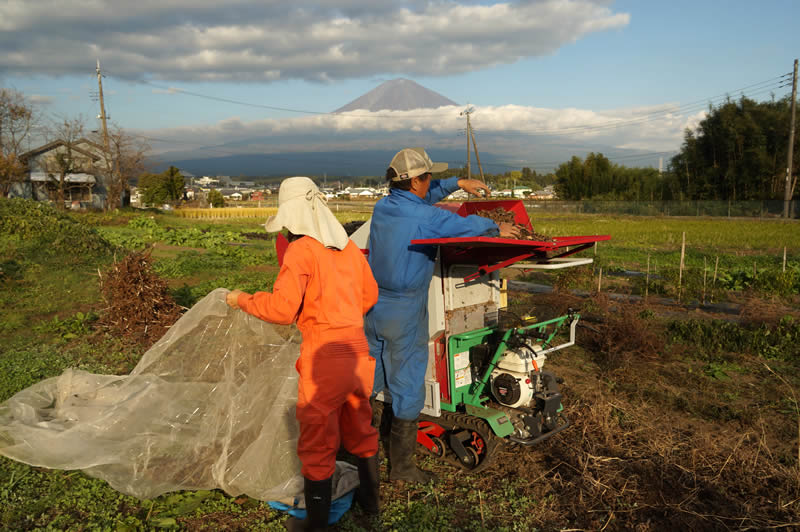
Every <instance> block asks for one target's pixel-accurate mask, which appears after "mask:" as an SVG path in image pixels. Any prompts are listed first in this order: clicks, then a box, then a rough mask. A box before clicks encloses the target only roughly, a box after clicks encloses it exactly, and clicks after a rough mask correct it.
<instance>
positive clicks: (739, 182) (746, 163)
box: [555, 97, 800, 201]
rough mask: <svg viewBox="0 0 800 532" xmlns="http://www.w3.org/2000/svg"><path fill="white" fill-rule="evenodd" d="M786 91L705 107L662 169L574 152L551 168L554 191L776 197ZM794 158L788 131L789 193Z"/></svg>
mask: <svg viewBox="0 0 800 532" xmlns="http://www.w3.org/2000/svg"><path fill="white" fill-rule="evenodd" d="M790 100H791V98H790V97H786V98H783V99H780V100H772V101H767V102H756V101H754V100H751V99H749V98H745V97H742V98H741V99H740V100H738V101H733V100H730V99H729V100H727V101H726V102H725V103H723V104H722V105H720V106H718V107H709V110H708V114H707V115H706V118H704V119H703V120H702V121H701V122H700V123H699V124H698V126H697V128H696V129H695V130H694V131H692V130H689V129H687V130H686V131H685V133H684V140H683V144H682V145H681V148H680V150H679V152H678V154H677V155H675V156H674V157H672V159H671V160H670V161H669V164H668V167H667V171H666V172H664V173H663V174H660V173H659V172H658V171H657V170H655V169H653V168H628V167H625V166H622V165H617V164H613V163H612V162H611V161H609V160H608V158H607V157H605V156H604V155H603V154H601V153H589V154H588V155H587V156H586V158H585V159H581V158H580V157H573V158H572V159H571V160H569V161H567V162H565V163H562V164H561V165H559V166H558V168H557V169H556V172H555V174H556V191H557V194H558V197H559V198H561V199H567V200H581V199H588V198H592V199H610V200H650V201H653V200H663V201H669V200H730V201H737V200H766V199H783V197H784V183H785V178H786V159H787V151H788V146H789V127H790V103H791V101H790ZM798 163H800V136H796V137H795V139H794V153H793V162H792V168H793V172H792V173H793V176H792V196H793V197H794V193H795V185H796V183H797V167H798Z"/></svg>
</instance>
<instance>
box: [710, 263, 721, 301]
mask: <svg viewBox="0 0 800 532" xmlns="http://www.w3.org/2000/svg"><path fill="white" fill-rule="evenodd" d="M718 267H719V255H717V260H716V261H715V262H714V280H713V281H712V282H711V302H712V303H713V302H714V290H715V289H716V288H717V268H718Z"/></svg>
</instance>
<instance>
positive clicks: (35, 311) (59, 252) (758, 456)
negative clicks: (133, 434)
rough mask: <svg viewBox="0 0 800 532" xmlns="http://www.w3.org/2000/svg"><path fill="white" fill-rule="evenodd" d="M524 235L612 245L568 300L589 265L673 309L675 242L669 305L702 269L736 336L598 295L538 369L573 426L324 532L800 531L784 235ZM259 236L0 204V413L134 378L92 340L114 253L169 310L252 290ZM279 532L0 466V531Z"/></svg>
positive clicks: (685, 228) (629, 229) (254, 519)
mask: <svg viewBox="0 0 800 532" xmlns="http://www.w3.org/2000/svg"><path fill="white" fill-rule="evenodd" d="M337 215H338V216H339V218H340V219H341V220H342V221H351V220H363V219H365V218H366V217H367V216H368V214H366V213H363V212H361V213H355V212H352V213H351V212H346V211H344V210H341V211H339V212H338V213H337ZM531 217H532V222H533V225H534V228H535V229H536V231H537V232H540V233H544V234H547V235H550V236H570V235H590V234H608V235H611V236H612V240H611V241H609V242H603V243H601V244H600V245H599V246H598V247H597V250H596V261H597V264H596V265H595V270H594V271H593V270H592V268H588V269H587V270H586V271H585V272H584V275H583V277H582V278H576V279H575V280H574V285H575V287H579V288H580V287H583V288H588V287H591V286H592V285H593V283H594V280H595V276H596V275H597V272H598V271H599V268H600V267H603V268H604V269H605V270H606V271H609V272H613V271H615V270H636V271H644V269H645V268H646V264H647V257H648V255H649V256H650V260H651V264H652V265H654V266H653V268H654V273H658V274H659V275H661V276H662V279H661V280H660V281H654V285H653V287H652V288H651V290H653V291H659V290H660V292H661V293H663V294H664V295H667V296H669V295H672V294H673V293H674V290H675V284H674V283H675V279H676V275H675V272H676V270H677V266H678V263H679V260H680V246H681V239H682V233H683V232H685V233H686V266H687V271H686V272H685V273H684V278H683V279H684V283H688V284H687V285H686V286H687V288H686V290H687V291H688V292H689V295H688V296H686V295H684V297H697V296H698V294H699V287H700V285H699V284H698V283H699V282H700V279H701V278H702V273H703V268H704V259H705V267H706V269H708V268H709V267H710V268H713V265H714V262H715V259H716V257H719V272H718V280H717V282H718V283H719V284H718V291H717V297H718V300H724V299H727V300H733V301H737V302H740V303H741V304H742V305H743V308H745V309H748V308H749V309H751V311H750V314H748V315H747V316H744V318H742V319H741V320H739V321H738V322H736V323H733V322H721V321H714V320H712V319H710V318H708V317H706V318H704V317H703V316H697V317H698V318H700V319H697V320H687V319H686V318H688V317H693V316H694V315H692V316H683V317H681V318H680V319H673V318H672V317H664V316H659V313H658V309H655V310H654V309H650V308H647V307H643V306H631V307H630V309H628V310H626V309H624V308H623V309H620V308H616V309H613V308H610V307H609V306H608V303H607V302H605V301H604V299H603V298H602V297H601V298H595V299H590V300H586V299H584V300H582V301H576V304H580V305H581V307H582V308H583V310H584V312H585V313H586V315H587V316H595V317H596V319H597V321H594V322H592V323H593V324H594V327H595V328H597V327H599V328H600V331H601V333H598V334H594V333H591V332H589V331H584V330H582V332H581V334H582V335H585V336H584V338H585V339H586V340H585V341H581V342H579V344H580V346H579V347H576V348H574V349H572V350H567V351H564V352H560V354H558V355H557V356H554V357H553V358H552V361H550V362H548V364H551V363H552V364H551V367H552V368H553V370H554V371H556V372H557V373H558V374H560V375H563V376H565V378H566V380H567V383H566V385H565V388H564V395H565V405H566V411H567V413H568V415H569V416H571V418H572V419H573V422H574V425H575V426H574V427H573V428H571V429H570V430H568V431H565V432H564V433H563V435H559V436H558V437H556V438H553V439H552V440H551V441H549V442H548V443H547V444H545V445H542V446H541V447H536V448H532V449H519V448H517V449H508V450H504V451H503V452H502V457H501V461H500V463H499V464H498V465H497V467H496V468H495V469H493V470H490V471H487V472H486V473H484V474H481V475H479V476H471V475H467V474H465V473H464V472H462V471H460V470H455V469H453V468H452V467H450V466H447V465H444V464H441V463H436V462H434V460H433V458H431V457H422V455H421V453H420V457H421V458H422V460H423V465H424V467H427V468H430V469H432V470H434V471H435V472H436V473H437V474H438V475H439V476H440V478H441V482H440V483H439V484H437V485H435V486H427V487H412V488H409V487H406V488H401V487H398V486H395V485H392V484H390V483H389V482H388V481H386V482H385V483H383V484H382V486H381V495H382V498H383V513H382V515H381V518H380V523H375V522H370V521H369V520H368V519H366V518H365V517H364V516H363V515H360V514H359V513H357V512H350V513H348V514H347V515H346V516H345V517H344V518H343V521H342V522H341V523H340V524H339V525H337V528H336V529H338V530H370V529H375V528H382V529H385V530H403V531H404V530H454V529H458V530H520V531H523V530H524V531H530V530H555V529H563V528H573V529H592V530H597V529H601V528H605V529H606V530H626V529H633V528H636V527H638V528H639V529H640V530H658V529H663V528H664V527H670V528H677V529H687V530H688V529H695V530H700V529H708V530H718V529H719V530H722V529H728V528H746V527H750V528H754V529H766V528H778V529H782V528H783V529H785V527H786V526H787V524H788V523H792V522H793V523H795V524H796V523H797V522H800V503H798V498H800V482H799V481H798V480H800V472H799V471H800V464H798V443H799V442H798V431H797V427H798V422H799V421H800V415H799V412H800V409H799V408H798V403H797V393H796V391H797V390H800V371H798V369H800V347H798V346H800V321H798V319H797V316H798V312H797V311H798V308H799V307H800V305H799V304H798V296H797V294H798V292H800V284H798V282H799V281H798V278H800V273H799V272H800V231H798V228H800V226H798V224H797V223H794V222H792V223H784V222H780V221H759V220H719V219H686V218H625V217H610V216H606V215H553V214H551V213H547V214H543V215H541V216H539V215H538V214H537V213H532V216H531ZM260 223H263V221H258V220H253V219H245V220H237V219H224V220H220V221H209V220H192V219H186V218H182V217H178V216H175V215H171V214H166V213H159V212H155V211H153V212H150V211H147V212H141V211H133V210H125V211H121V212H118V213H113V214H97V213H87V214H71V215H63V214H59V213H55V212H53V211H52V210H51V209H49V208H45V207H42V206H38V205H33V204H31V203H29V202H20V201H13V202H10V201H8V200H0V401H3V400H5V399H7V398H9V397H10V396H12V395H13V394H14V393H16V392H18V391H20V390H22V389H24V388H26V387H28V386H30V385H31V384H33V383H35V382H38V381H40V380H42V379H44V378H47V377H51V376H56V375H59V374H61V373H62V372H63V371H64V370H65V369H66V368H69V367H77V368H81V369H85V370H88V371H91V372H96V373H110V374H125V373H128V372H129V371H130V370H131V369H132V368H133V367H134V366H135V365H136V363H137V361H138V360H139V358H140V357H141V355H142V352H143V350H144V348H143V347H142V346H141V345H137V344H136V343H135V342H130V341H126V340H123V339H121V338H118V337H115V336H114V335H112V334H109V333H108V332H107V331H106V330H105V329H103V328H102V327H100V326H99V325H98V324H99V322H101V321H102V320H101V319H100V318H101V317H102V316H103V312H104V308H105V304H104V302H103V301H102V297H101V293H100V289H99V286H98V276H97V272H98V270H101V271H102V270H105V269H106V268H108V267H109V265H110V264H112V262H113V261H114V259H115V257H116V258H117V259H119V258H120V257H122V256H124V255H125V253H127V252H129V251H132V250H141V249H145V248H150V249H151V259H152V265H153V268H154V270H155V271H156V272H158V273H159V274H160V275H161V276H162V277H164V278H165V279H166V280H167V282H168V284H169V287H170V290H171V293H172V295H173V297H174V298H175V300H176V301H177V302H178V303H179V304H181V305H183V306H186V307H188V306H190V305H192V304H193V303H194V302H196V301H197V300H198V299H200V298H201V297H203V296H204V295H205V294H206V293H208V292H209V291H211V290H212V289H214V288H217V287H227V288H241V289H244V290H248V291H255V290H259V289H261V290H268V289H269V288H270V287H271V285H272V282H273V281H274V279H275V276H276V275H277V271H278V268H277V264H276V257H275V252H274V238H272V237H266V238H264V237H263V233H264V228H263V226H259V224H260ZM784 247H786V248H787V266H786V271H785V272H784V271H783V248H784ZM594 253H595V251H594V250H592V249H590V250H587V251H585V252H583V254H584V255H586V256H592V255H593V254H594ZM754 264H755V273H753V265H754ZM554 277H555V279H553V280H551V282H554V283H555V282H557V281H556V280H557V276H554ZM534 280H537V281H540V280H541V281H543V282H544V278H539V277H536V278H535V279H534ZM659 283H660V284H659ZM659 286H660V288H658V287H659ZM607 289H609V290H618V291H621V292H625V293H639V292H640V291H641V289H642V285H641V283H639V284H636V283H634V282H628V281H624V280H615V281H609V284H608V285H607ZM651 293H654V292H651ZM553 297H558V298H562V300H561V301H556V302H555V303H553V301H554V300H553V299H552V298H553ZM569 297H571V296H567V295H564V296H559V295H556V296H551V299H546V300H543V301H537V300H535V298H532V297H531V296H528V295H525V294H511V302H512V305H513V306H515V307H516V308H520V309H526V308H528V307H534V306H537V305H547V304H551V303H552V304H554V305H560V304H561V303H563V304H565V305H566V304H567V303H570V304H571V303H572V300H569ZM753 314H755V315H757V316H761V318H763V319H754V318H753ZM598 323H600V324H602V325H598ZM0 440H2V432H0ZM765 490H766V491H765ZM282 520H283V516H282V515H281V514H279V513H277V512H275V511H273V510H271V509H270V508H269V507H268V506H267V505H266V504H265V503H263V502H260V501H256V500H252V499H249V498H247V497H231V496H228V495H226V494H225V493H223V492H220V491H210V492H206V491H200V492H179V493H174V494H167V495H164V496H162V497H158V498H156V499H154V500H138V499H135V498H132V497H128V496H125V495H122V494H120V493H118V492H116V491H114V490H113V489H111V488H110V487H109V486H108V485H107V484H105V483H104V482H102V481H99V480H96V479H93V478H90V477H88V476H86V475H85V474H83V473H82V472H77V471H52V470H46V469H42V468H36V467H30V466H27V465H24V464H20V463H17V462H13V461H11V460H8V459H5V458H0V529H3V530H146V529H147V530H149V529H184V530H282V524H281V523H282Z"/></svg>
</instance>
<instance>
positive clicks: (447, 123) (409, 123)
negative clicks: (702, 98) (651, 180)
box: [144, 105, 705, 156]
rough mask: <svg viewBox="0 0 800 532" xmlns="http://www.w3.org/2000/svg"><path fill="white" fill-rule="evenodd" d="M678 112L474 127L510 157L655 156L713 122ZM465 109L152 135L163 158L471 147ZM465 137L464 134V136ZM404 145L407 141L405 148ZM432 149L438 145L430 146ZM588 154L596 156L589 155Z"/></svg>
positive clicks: (233, 123) (230, 123) (555, 117)
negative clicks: (605, 150)
mask: <svg viewBox="0 0 800 532" xmlns="http://www.w3.org/2000/svg"><path fill="white" fill-rule="evenodd" d="M679 109H680V108H679V106H677V105H661V106H653V107H642V108H635V109H618V110H610V111H603V112H596V111H590V110H586V109H546V108H537V107H525V106H518V105H504V106H497V107H476V109H475V112H474V113H473V114H472V125H473V127H475V129H476V130H477V132H478V133H477V140H478V143H479V145H480V146H482V149H487V150H492V151H502V150H503V145H504V143H507V142H509V139H513V143H514V144H515V145H516V146H518V145H520V144H521V143H528V144H529V145H541V144H546V143H551V144H552V143H561V144H569V145H573V146H587V147H589V146H609V147H614V148H619V149H637V150H644V151H650V152H660V151H671V150H677V149H678V148H679V147H680V144H681V142H682V139H683V132H684V130H685V129H686V128H687V127H690V128H694V127H696V125H697V123H698V122H699V121H700V120H702V118H703V117H704V116H705V111H701V112H698V113H695V114H692V115H689V116H687V115H686V114H684V113H681V112H680V110H679ZM461 111H462V108H461V107H459V106H446V107H440V108H438V109H415V110H411V111H380V112H368V111H357V112H354V113H344V114H324V115H314V116H306V117H300V118H288V119H267V120H256V121H243V120H242V119H241V118H240V117H231V118H229V119H226V120H223V121H220V122H218V123H216V124H213V125H207V126H200V127H196V126H183V127H177V128H170V129H163V130H157V131H150V132H146V133H144V134H145V135H147V136H150V137H154V138H159V139H174V140H175V142H158V141H157V142H154V143H153V148H154V151H155V152H156V153H159V152H165V151H171V150H176V149H180V150H183V151H185V150H190V149H192V148H199V147H200V146H216V148H215V149H214V150H212V151H211V152H209V153H208V155H210V156H211V155H224V154H244V153H270V152H281V151H326V150H335V149H347V150H352V149H353V146H358V147H359V149H376V148H395V147H396V146H398V145H399V144H408V143H412V144H413V142H414V140H413V139H414V138H424V139H425V140H426V142H428V143H431V142H432V143H435V145H437V146H439V147H460V146H462V145H464V143H465V138H464V136H463V129H464V126H465V122H464V118H463V117H462V116H460V115H459V113H460V112H461ZM459 133H460V134H459ZM399 139H403V140H402V142H401V141H400V140H399ZM429 145H430V144H429ZM587 151H589V150H588V149H587Z"/></svg>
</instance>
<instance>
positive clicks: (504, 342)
mask: <svg viewBox="0 0 800 532" xmlns="http://www.w3.org/2000/svg"><path fill="white" fill-rule="evenodd" d="M579 319H580V315H579V314H577V313H569V314H567V315H565V316H561V317H558V318H554V319H552V320H547V321H542V322H539V323H534V324H533V325H525V326H522V327H517V328H512V329H508V330H507V331H506V332H505V333H504V334H503V337H502V338H501V339H500V342H499V343H498V345H497V349H496V350H495V352H494V355H493V356H492V359H491V361H490V362H489V364H488V366H487V368H486V370H485V371H484V372H483V375H480V376H479V378H477V379H476V380H474V381H472V377H471V373H470V382H466V383H463V384H460V385H459V384H458V383H459V382H463V381H465V380H466V379H464V378H463V375H464V373H463V372H464V371H466V372H471V368H470V364H469V350H470V348H471V347H474V346H476V345H481V344H484V343H486V339H487V338H488V337H490V336H492V335H493V334H495V332H496V331H497V328H495V327H484V328H482V329H476V330H474V331H470V332H466V333H461V334H454V335H452V336H450V337H449V339H448V343H447V362H448V364H447V368H448V379H449V390H451V393H450V402H446V401H444V400H442V401H441V403H440V406H441V408H442V410H446V411H448V412H455V411H456V408H457V407H458V405H461V404H463V405H464V407H465V408H466V411H467V413H468V414H471V415H474V416H477V417H480V418H482V419H485V420H486V422H487V423H489V426H491V427H492V430H493V431H494V433H495V434H496V435H497V436H499V437H505V436H508V435H510V434H511V433H513V432H514V426H513V424H512V423H510V422H509V419H508V417H507V416H506V414H505V413H504V412H502V411H500V410H497V409H494V408H491V407H488V406H485V405H484V403H485V402H486V401H488V397H486V396H484V395H483V391H484V390H485V388H486V385H487V384H488V382H489V377H490V376H491V374H492V371H494V369H495V368H496V367H497V364H498V363H499V361H500V357H501V356H502V355H503V353H505V351H506V349H508V342H509V340H510V339H511V337H512V336H514V335H523V336H529V335H530V333H531V332H536V333H539V334H538V336H537V337H538V338H543V340H542V342H541V344H540V345H541V347H543V348H544V350H543V351H542V352H541V354H545V353H550V352H553V351H556V350H559V349H563V348H565V347H569V346H571V345H573V344H574V343H575V325H576V324H577V322H578V320H579ZM565 323H569V324H570V340H569V342H566V343H564V344H560V345H557V346H554V347H549V346H550V344H551V342H552V341H553V339H554V338H555V337H556V335H557V334H558V333H559V331H560V330H561V329H562V327H563V326H564V324H565ZM550 326H552V329H551V330H550V332H549V333H548V332H547V329H548V327H550ZM460 357H467V360H466V361H459V363H458V364H456V359H457V358H460ZM561 408H563V407H561ZM561 408H559V411H560V410H561Z"/></svg>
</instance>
